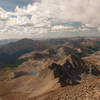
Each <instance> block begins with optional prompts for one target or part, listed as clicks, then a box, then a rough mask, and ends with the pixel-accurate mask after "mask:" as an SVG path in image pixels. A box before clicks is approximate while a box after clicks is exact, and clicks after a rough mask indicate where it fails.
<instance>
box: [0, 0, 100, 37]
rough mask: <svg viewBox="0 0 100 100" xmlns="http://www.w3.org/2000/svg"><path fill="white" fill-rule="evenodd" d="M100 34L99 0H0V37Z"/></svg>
mask: <svg viewBox="0 0 100 100" xmlns="http://www.w3.org/2000/svg"><path fill="white" fill-rule="evenodd" d="M73 36H100V0H0V39H14V38H18V39H19V38H62V37H73Z"/></svg>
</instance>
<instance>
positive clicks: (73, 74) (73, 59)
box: [49, 55, 100, 87]
mask: <svg viewBox="0 0 100 100" xmlns="http://www.w3.org/2000/svg"><path fill="white" fill-rule="evenodd" d="M49 68H50V69H51V70H53V71H54V76H55V78H59V82H60V84H61V86H62V87H63V86H66V85H75V84H78V83H79V82H80V81H82V80H84V79H88V77H89V76H92V75H93V76H95V75H100V71H99V70H98V68H97V66H95V65H93V64H90V63H88V62H85V61H83V60H82V59H80V58H79V57H77V56H75V55H70V56H68V57H67V58H66V60H65V61H64V64H62V65H60V64H56V63H53V64H52V65H51V66H49Z"/></svg>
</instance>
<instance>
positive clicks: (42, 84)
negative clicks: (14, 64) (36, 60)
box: [0, 55, 100, 100]
mask: <svg viewBox="0 0 100 100" xmlns="http://www.w3.org/2000/svg"><path fill="white" fill-rule="evenodd" d="M0 99H1V100H100V70H99V66H96V65H93V64H91V63H89V62H87V61H84V60H82V59H81V58H79V57H77V56H76V55H69V56H67V57H65V58H64V59H62V60H60V61H59V62H58V63H52V64H51V65H49V66H47V67H46V68H44V69H43V70H42V71H40V72H38V73H37V74H35V75H29V74H28V75H23V76H20V77H17V78H14V79H12V80H10V81H6V82H0Z"/></svg>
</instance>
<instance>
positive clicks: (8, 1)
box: [0, 0, 35, 11]
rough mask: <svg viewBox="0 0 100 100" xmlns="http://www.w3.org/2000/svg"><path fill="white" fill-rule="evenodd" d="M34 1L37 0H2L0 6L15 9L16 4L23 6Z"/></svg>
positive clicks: (8, 9)
mask: <svg viewBox="0 0 100 100" xmlns="http://www.w3.org/2000/svg"><path fill="white" fill-rule="evenodd" d="M34 1H35V0H0V7H1V8H3V9H5V10H7V11H13V10H14V9H15V8H16V6H19V7H23V6H26V5H28V4H29V3H33V2H34Z"/></svg>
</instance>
